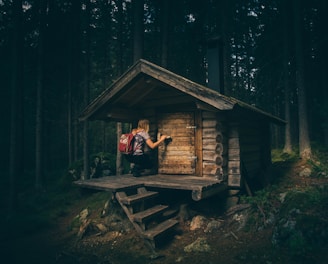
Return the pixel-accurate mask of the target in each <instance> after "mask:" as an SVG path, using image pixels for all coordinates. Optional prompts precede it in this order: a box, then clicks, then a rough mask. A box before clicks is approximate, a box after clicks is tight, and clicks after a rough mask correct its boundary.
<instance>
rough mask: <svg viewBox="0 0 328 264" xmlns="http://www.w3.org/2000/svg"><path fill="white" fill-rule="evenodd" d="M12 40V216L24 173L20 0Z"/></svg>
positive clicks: (10, 162)
mask: <svg viewBox="0 0 328 264" xmlns="http://www.w3.org/2000/svg"><path fill="white" fill-rule="evenodd" d="M12 14H13V34H12V36H13V39H12V64H11V67H12V68H11V109H10V110H11V113H10V114H11V115H10V153H9V154H10V155H9V156H10V157H9V158H10V161H9V177H10V197H9V210H10V214H12V213H13V212H14V211H15V209H16V206H17V188H16V187H17V184H16V182H17V179H18V177H19V175H21V174H22V173H24V171H23V169H24V164H23V150H24V140H23V129H24V126H23V120H24V119H23V98H24V94H23V93H24V89H23V43H24V42H23V30H22V0H14V1H13V12H12Z"/></svg>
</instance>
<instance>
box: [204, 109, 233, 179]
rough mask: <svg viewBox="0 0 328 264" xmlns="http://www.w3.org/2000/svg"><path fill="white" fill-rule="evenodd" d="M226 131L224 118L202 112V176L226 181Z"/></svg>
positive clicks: (208, 112)
mask: <svg viewBox="0 0 328 264" xmlns="http://www.w3.org/2000/svg"><path fill="white" fill-rule="evenodd" d="M227 143H228V141H227V129H226V122H225V117H224V116H223V115H220V114H218V113H216V112H210V111H203V112H202V144H203V150H202V166H203V167H202V174H203V177H213V178H216V179H218V180H221V181H224V180H226V177H225V175H227V154H228V152H227Z"/></svg>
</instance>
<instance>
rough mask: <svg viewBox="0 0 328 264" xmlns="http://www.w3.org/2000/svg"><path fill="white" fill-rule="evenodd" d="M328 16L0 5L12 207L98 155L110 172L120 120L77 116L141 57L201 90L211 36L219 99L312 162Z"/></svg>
mask: <svg viewBox="0 0 328 264" xmlns="http://www.w3.org/2000/svg"><path fill="white" fill-rule="evenodd" d="M326 14H327V1H325V0H313V1H305V0H290V1H285V0H273V1H272V0H248V1H240V0H230V1H228V0H205V1H193V0H189V1H188V0H179V1H172V0H167V1H154V0H106V1H97V0H74V1H73V0H62V1H57V0H27V1H22V0H12V1H10V0H2V1H0V22H1V23H0V35H1V40H0V56H1V64H0V67H1V70H0V76H1V83H2V85H1V87H2V88H1V104H0V106H1V112H2V115H1V117H2V122H1V123H2V124H3V125H2V129H1V136H0V140H1V146H2V158H1V168H2V173H1V174H2V175H3V176H2V182H3V184H4V185H5V186H8V188H6V197H7V198H8V200H9V201H10V202H9V204H10V205H11V206H12V208H14V207H15V204H16V202H17V196H18V194H19V192H20V191H22V190H23V189H24V188H27V187H31V188H34V189H36V190H38V191H42V190H44V189H46V188H47V184H50V182H51V181H53V180H54V179H56V178H57V177H58V174H63V173H65V171H66V172H67V171H68V170H69V169H70V168H72V166H74V165H76V164H80V163H81V162H82V163H83V159H85V157H89V158H90V159H91V158H92V157H93V155H97V154H99V153H106V155H108V157H110V160H111V161H112V163H111V164H112V165H111V169H112V171H113V172H114V173H115V156H116V151H117V150H116V148H117V135H116V124H115V123H111V122H109V123H105V122H100V121H99V122H98V121H93V122H87V121H85V122H79V121H78V117H79V114H80V113H81V111H82V110H83V109H84V108H85V107H86V106H87V105H88V104H89V103H90V102H91V101H92V100H93V99H94V98H96V97H97V96H98V95H99V94H100V93H101V92H102V91H103V90H104V89H106V88H108V87H109V86H110V85H111V83H113V81H115V80H116V79H117V78H118V77H119V76H120V75H121V74H122V73H124V72H125V71H126V70H127V69H128V68H129V67H130V66H131V65H133V63H134V62H135V61H137V60H138V59H140V58H144V59H146V60H148V61H151V62H154V63H156V64H158V65H161V66H162V67H164V68H167V69H169V70H170V71H172V72H175V73H177V74H179V75H182V76H184V77H186V78H188V79H190V80H192V81H194V82H197V83H200V84H202V85H205V86H206V85H207V62H206V58H205V55H206V45H204V43H205V42H206V41H207V40H209V39H212V38H218V39H219V40H220V43H222V46H223V54H222V57H223V65H222V67H223V72H224V93H225V95H227V96H231V97H234V98H237V99H239V100H242V101H244V102H246V103H248V104H250V105H254V106H256V107H258V108H260V109H263V110H264V111H267V112H268V113H271V114H273V115H275V116H277V117H279V118H281V119H284V120H285V121H286V126H285V127H282V128H276V127H273V131H274V133H273V136H272V147H273V148H280V149H283V151H284V152H286V153H291V152H292V151H295V152H296V153H298V155H299V156H300V157H301V158H305V159H311V156H312V149H313V147H314V146H321V147H326V146H327V144H328V113H327V112H328V109H327V105H328V102H327V101H328V95H327V93H328V89H327V81H328V80H327V76H328V74H327V73H328V71H327V63H325V61H327V60H328V58H327V56H328V55H327V38H328V36H327V31H326V29H325V25H327V19H328V18H327V16H326ZM7 205H8V204H7Z"/></svg>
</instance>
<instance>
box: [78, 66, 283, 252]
mask: <svg viewBox="0 0 328 264" xmlns="http://www.w3.org/2000/svg"><path fill="white" fill-rule="evenodd" d="M141 118H142V119H143V118H147V119H149V121H150V125H151V126H150V133H149V134H150V136H151V137H152V138H153V140H154V141H156V137H157V135H158V133H162V134H166V135H169V136H171V139H172V140H171V141H167V142H166V143H164V144H161V145H160V146H159V148H158V149H157V150H155V151H153V152H152V154H153V155H154V159H155V160H156V161H157V162H156V163H157V173H156V174H155V175H152V176H144V177H133V176H131V175H116V176H109V177H102V178H96V179H88V180H80V181H77V182H75V184H76V185H78V186H80V187H84V188H92V189H98V190H104V191H111V192H113V193H115V198H116V200H117V201H118V202H119V204H120V205H121V207H122V208H123V210H124V212H125V213H126V215H127V217H128V218H129V220H130V221H131V223H132V224H133V226H134V227H135V229H136V230H137V232H138V233H139V234H140V235H141V236H142V237H144V238H145V241H147V242H150V243H151V246H152V247H156V243H157V242H156V241H158V240H159V238H161V237H163V236H164V234H169V233H170V231H171V230H173V229H174V227H175V226H176V225H178V223H179V222H178V220H177V219H176V217H175V216H173V215H172V216H170V217H167V215H168V213H167V212H168V211H169V210H168V205H162V204H157V205H155V206H154V205H153V204H152V205H149V207H148V206H146V201H149V200H151V199H156V198H155V197H156V196H158V195H159V193H160V191H158V190H163V189H169V190H173V189H175V190H185V191H186V190H187V191H190V192H191V197H192V199H193V200H195V201H199V200H202V199H204V198H207V197H209V196H212V195H215V194H218V193H219V192H222V191H223V190H226V189H227V188H241V187H243V185H245V186H247V184H245V183H246V179H247V182H249V181H250V180H253V181H255V182H257V181H258V182H263V181H264V180H263V177H264V175H265V174H264V172H265V171H266V169H267V168H268V167H269V166H270V164H271V144H270V137H271V136H270V124H271V123H272V122H273V123H277V124H283V123H284V121H283V120H281V119H279V118H276V117H274V116H272V115H270V114H268V113H265V112H263V111H261V110H259V109H257V108H255V107H252V106H250V105H248V104H245V103H243V102H241V101H238V100H236V99H234V98H231V97H227V96H224V95H222V94H220V93H219V92H217V91H214V90H212V89H209V88H207V87H204V86H202V85H200V84H197V83H195V82H192V81H190V80H188V79H186V78H184V77H182V76H179V75H177V74H174V73H173V72H170V71H168V70H166V69H164V68H162V67H159V66H157V65H155V64H153V63H150V62H148V61H145V60H139V61H138V62H137V63H136V64H134V65H133V66H132V67H131V68H130V69H129V70H128V71H127V72H125V73H124V74H123V75H122V76H121V77H120V78H119V79H118V80H117V81H116V82H114V83H113V85H112V86H111V87H109V88H108V89H107V90H105V91H104V92H103V93H102V94H101V95H100V96H99V97H98V98H96V99H95V100H94V101H93V102H92V103H91V104H90V105H89V106H88V107H87V108H86V109H85V110H84V111H83V113H82V114H81V117H80V120H81V121H84V120H104V121H106V120H108V121H118V122H128V123H132V124H133V125H134V126H135V125H136V124H137V121H138V120H139V119H141ZM165 198H166V199H168V198H167V197H166V196H165ZM136 208H138V209H137V210H136ZM165 210H166V213H164V211H165ZM150 219H152V221H153V220H154V219H156V222H157V224H156V225H153V224H151V225H149V222H150Z"/></svg>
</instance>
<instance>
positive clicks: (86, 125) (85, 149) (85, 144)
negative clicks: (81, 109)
mask: <svg viewBox="0 0 328 264" xmlns="http://www.w3.org/2000/svg"><path fill="white" fill-rule="evenodd" d="M90 5H91V3H90V0H88V1H87V8H86V15H87V30H86V60H85V68H84V70H85V73H84V76H85V81H84V87H83V102H84V105H85V106H86V105H87V104H88V102H89V92H90V67H91V65H90V63H91V58H90V56H91V54H90V52H91V42H90V16H91V6H90ZM88 122H89V121H88V120H85V121H84V122H83V161H84V162H83V174H84V177H85V179H89V177H90V173H89V168H90V167H89V123H88Z"/></svg>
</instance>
